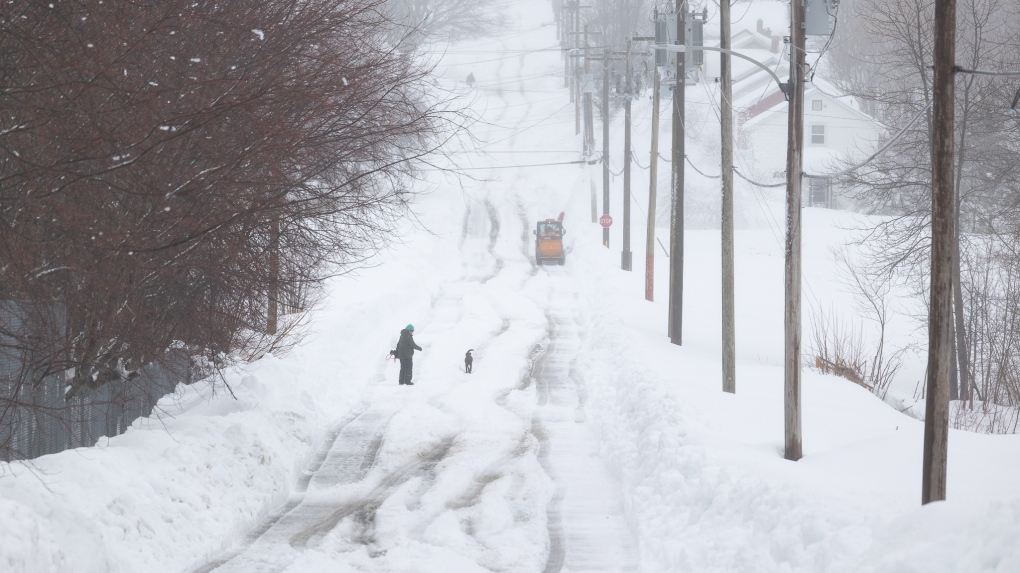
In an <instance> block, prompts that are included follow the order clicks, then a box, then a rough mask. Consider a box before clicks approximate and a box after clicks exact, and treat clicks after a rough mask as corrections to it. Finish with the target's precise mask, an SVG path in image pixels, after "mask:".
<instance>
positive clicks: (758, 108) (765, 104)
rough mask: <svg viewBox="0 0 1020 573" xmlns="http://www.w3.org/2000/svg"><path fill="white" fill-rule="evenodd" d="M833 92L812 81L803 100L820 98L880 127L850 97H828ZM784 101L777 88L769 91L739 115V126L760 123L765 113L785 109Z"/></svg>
mask: <svg viewBox="0 0 1020 573" xmlns="http://www.w3.org/2000/svg"><path fill="white" fill-rule="evenodd" d="M816 83H821V84H823V85H825V86H827V87H829V88H830V89H832V90H833V92H828V90H825V91H823V90H822V89H820V88H819V86H818V85H815V84H816ZM834 91H835V88H834V87H832V86H831V85H829V84H828V83H827V82H825V81H824V80H822V79H815V80H812V83H811V84H808V85H806V86H805V87H804V98H805V99H807V98H808V97H812V98H816V99H817V98H822V99H824V100H826V101H829V102H832V103H834V104H835V105H838V106H840V107H842V108H843V109H845V110H847V111H849V112H850V113H851V114H853V115H854V116H856V117H857V118H859V119H861V120H864V121H869V122H871V123H874V124H875V125H877V126H879V127H882V124H880V123H878V122H877V121H875V119H874V118H873V117H871V116H870V115H868V114H866V113H864V112H863V111H861V110H860V108H858V106H857V102H856V101H855V100H854V99H853V97H851V96H841V97H833V96H830V95H829V93H834ZM827 92H828V93H827ZM786 101H787V100H786V96H785V95H784V94H783V93H782V92H781V91H780V90H779V89H778V88H776V89H774V90H771V91H770V92H769V93H768V94H767V95H765V96H764V97H762V98H761V99H760V100H759V101H758V102H757V103H755V104H754V105H752V106H750V107H749V108H747V110H746V111H744V112H743V113H742V114H741V115H740V124H741V126H743V127H751V126H753V125H755V124H756V123H759V122H760V121H762V118H764V117H765V114H766V112H776V111H779V110H780V108H782V109H785V108H786Z"/></svg>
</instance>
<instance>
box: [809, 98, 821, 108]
mask: <svg viewBox="0 0 1020 573" xmlns="http://www.w3.org/2000/svg"><path fill="white" fill-rule="evenodd" d="M811 109H813V110H815V111H822V100H820V99H814V100H811Z"/></svg>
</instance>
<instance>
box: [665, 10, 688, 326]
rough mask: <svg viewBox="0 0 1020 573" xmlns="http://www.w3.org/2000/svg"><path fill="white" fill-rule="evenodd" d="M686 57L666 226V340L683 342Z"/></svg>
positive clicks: (681, 38)
mask: <svg viewBox="0 0 1020 573" xmlns="http://www.w3.org/2000/svg"><path fill="white" fill-rule="evenodd" d="M685 3H686V1H685V0H676V12H677V18H676V38H677V40H676V43H677V44H680V45H683V44H685V43H686V42H687V40H686V22H685V20H686V15H685V14H684V12H685V8H684V4H685ZM684 59H685V55H684V54H683V53H680V54H677V58H676V87H675V88H674V89H673V154H672V157H673V170H672V181H671V183H672V185H671V186H670V188H671V189H672V196H671V198H670V199H671V203H672V206H671V209H670V226H669V329H668V334H669V341H670V342H672V343H673V344H677V345H680V344H682V343H683V316H684V104H685V102H684V91H685V88H686V81H687V80H686V78H687V74H686V70H685V68H686V66H685V62H684Z"/></svg>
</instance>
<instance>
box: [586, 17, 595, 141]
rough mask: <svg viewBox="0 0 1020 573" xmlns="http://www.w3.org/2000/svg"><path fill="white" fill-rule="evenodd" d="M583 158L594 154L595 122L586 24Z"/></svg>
mask: <svg viewBox="0 0 1020 573" xmlns="http://www.w3.org/2000/svg"><path fill="white" fill-rule="evenodd" d="M584 79H585V83H584V149H585V153H584V158H585V159H587V158H588V157H589V156H591V155H592V154H593V153H595V120H594V119H593V117H592V116H593V115H594V110H592V103H591V90H592V87H593V86H591V85H590V82H591V81H592V80H591V60H590V59H589V56H588V24H585V25H584Z"/></svg>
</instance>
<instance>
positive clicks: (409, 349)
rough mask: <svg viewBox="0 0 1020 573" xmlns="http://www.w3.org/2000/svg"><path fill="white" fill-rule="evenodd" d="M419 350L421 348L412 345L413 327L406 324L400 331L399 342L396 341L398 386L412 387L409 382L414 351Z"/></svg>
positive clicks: (412, 384)
mask: <svg viewBox="0 0 1020 573" xmlns="http://www.w3.org/2000/svg"><path fill="white" fill-rule="evenodd" d="M415 350H421V346H418V345H417V344H415V343H414V325H413V324H408V325H407V327H406V328H404V329H403V330H401V331H400V340H398V341H397V360H399V361H400V384H401V385H404V384H407V385H408V386H414V382H411V370H412V369H413V367H414V365H413V364H412V360H413V358H414V351H415Z"/></svg>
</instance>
